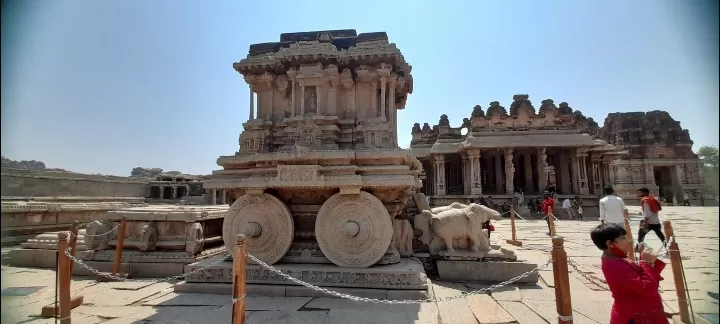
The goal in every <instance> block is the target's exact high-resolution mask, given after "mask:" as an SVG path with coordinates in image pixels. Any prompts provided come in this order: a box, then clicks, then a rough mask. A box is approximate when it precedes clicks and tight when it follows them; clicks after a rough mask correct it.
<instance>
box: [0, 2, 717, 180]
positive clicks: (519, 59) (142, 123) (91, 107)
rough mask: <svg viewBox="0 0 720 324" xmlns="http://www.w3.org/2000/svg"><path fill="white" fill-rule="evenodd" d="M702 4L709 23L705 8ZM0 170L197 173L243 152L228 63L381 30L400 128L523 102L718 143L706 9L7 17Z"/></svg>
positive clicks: (329, 8)
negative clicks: (650, 115) (521, 96)
mask: <svg viewBox="0 0 720 324" xmlns="http://www.w3.org/2000/svg"><path fill="white" fill-rule="evenodd" d="M713 2H714V3H715V5H714V7H712V6H708V5H706V4H708V3H713ZM3 7H4V8H3V10H2V69H1V71H2V81H3V82H2V119H1V120H2V154H3V155H4V156H6V157H8V158H11V159H14V160H21V159H27V160H30V159H35V160H41V161H44V162H45V163H46V164H47V166H48V167H58V168H65V169H69V170H73V171H78V172H86V173H104V174H116V175H129V173H130V170H131V169H132V168H133V167H136V166H144V167H160V168H163V169H165V170H179V171H183V172H187V173H194V174H207V173H210V171H211V170H213V169H218V168H219V167H218V166H217V165H216V164H215V160H216V159H217V157H218V156H220V155H232V154H234V152H235V151H237V149H238V134H239V133H240V132H241V130H242V126H241V125H242V123H243V122H245V121H246V119H247V116H248V101H249V100H248V87H247V85H246V84H245V82H244V80H243V78H242V76H241V75H240V74H238V73H237V72H235V71H234V70H233V69H232V63H233V62H236V61H239V60H240V59H242V58H243V57H245V55H246V54H247V50H248V45H250V44H253V43H260V42H272V41H278V40H279V36H280V33H283V32H299V31H311V30H323V29H343V28H352V29H356V30H357V31H358V32H359V33H360V32H375V31H385V32H387V33H388V35H389V37H390V41H391V42H394V43H396V44H397V45H398V47H399V48H400V49H401V50H402V51H403V53H404V55H405V58H406V60H407V61H408V62H409V63H410V64H412V65H413V76H414V80H415V87H414V93H413V94H412V95H411V96H410V98H409V100H408V103H407V109H406V110H404V111H401V112H400V113H399V116H398V122H399V126H398V127H399V131H400V134H399V140H400V145H401V146H406V145H407V144H408V143H409V141H410V129H411V127H412V124H413V123H415V122H420V123H423V122H429V123H431V124H435V123H437V121H438V118H439V115H440V114H442V113H446V114H447V115H448V116H449V117H450V122H451V124H452V125H453V126H458V125H460V123H461V121H462V118H464V117H469V115H470V112H471V111H472V107H473V106H474V105H476V104H479V105H481V106H482V107H483V108H487V106H488V103H489V102H491V101H496V100H497V101H500V103H501V104H502V105H504V106H505V107H509V106H510V103H511V101H512V95H513V94H517V93H527V94H529V95H530V100H531V101H533V103H534V105H535V107H536V108H539V106H540V101H542V100H543V99H546V98H552V99H553V100H555V102H556V103H559V102H562V101H567V102H568V103H569V104H570V106H571V107H573V108H574V109H579V110H581V111H582V112H583V113H585V115H587V116H590V117H593V118H595V119H596V120H597V121H598V122H599V123H600V124H602V122H603V120H604V118H605V116H606V115H607V113H609V112H618V111H640V110H642V111H648V110H654V109H660V110H667V111H669V112H670V114H671V115H672V116H673V117H674V118H675V119H677V120H679V121H681V122H682V126H683V127H685V128H689V129H690V134H691V136H692V139H693V140H694V141H695V149H697V148H698V147H699V146H701V145H717V144H718V104H719V103H718V61H717V58H718V25H717V24H718V22H717V1H712V0H692V1H690V0H687V1H673V0H643V1H600V0H597V1H578V0H567V1H536V0H528V1H489V0H475V1H449V2H440V1H417V0H416V1H410V0H406V1H397V0H396V1H387V0H385V1H361V2H357V1H305V2H297V1H237V0H234V1H231V0H216V1H185V0H174V1H172V0H153V1H146V0H131V1H127V0H126V1H118V0H116V1H109V0H107V1H91V0H63V1H60V0H53V1H41V0H34V1H25V0H16V1H3Z"/></svg>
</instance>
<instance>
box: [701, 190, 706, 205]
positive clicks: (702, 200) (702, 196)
mask: <svg viewBox="0 0 720 324" xmlns="http://www.w3.org/2000/svg"><path fill="white" fill-rule="evenodd" d="M700 206H703V207H705V195H704V194H703V193H702V192H701V193H700Z"/></svg>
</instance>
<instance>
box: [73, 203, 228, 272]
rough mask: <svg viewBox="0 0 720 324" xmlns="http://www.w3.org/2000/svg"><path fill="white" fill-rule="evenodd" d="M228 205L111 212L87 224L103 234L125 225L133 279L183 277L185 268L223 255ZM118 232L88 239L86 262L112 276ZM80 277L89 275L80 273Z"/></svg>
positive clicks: (125, 244)
mask: <svg viewBox="0 0 720 324" xmlns="http://www.w3.org/2000/svg"><path fill="white" fill-rule="evenodd" d="M227 210H228V206H181V205H151V206H147V207H135V208H125V209H121V210H115V211H111V212H108V215H107V219H106V220H103V221H97V222H94V223H92V224H90V225H88V229H87V231H88V233H97V234H102V233H106V232H108V231H110V230H111V229H113V228H114V227H115V226H117V224H119V222H120V220H122V219H123V218H124V219H125V220H126V230H125V240H124V242H123V253H122V262H123V263H127V264H128V267H129V268H128V269H129V271H130V272H131V275H132V276H134V277H147V278H161V277H170V276H176V275H180V274H182V273H183V269H184V267H185V265H187V264H191V263H194V262H198V261H200V260H204V259H207V258H210V257H213V256H216V255H218V254H221V253H223V252H225V247H224V246H223V241H222V222H223V218H224V217H225V213H226V212H227ZM97 234H96V235H97ZM117 235H118V230H117V229H115V230H112V231H111V232H110V233H109V234H107V235H101V236H94V237H92V239H90V238H91V237H88V239H86V240H85V242H84V243H85V246H87V249H88V250H89V251H90V252H88V253H87V254H86V255H85V256H84V257H83V260H84V261H85V263H87V265H89V266H91V267H93V268H95V269H98V270H100V271H109V270H110V268H111V265H112V264H113V262H114V260H115V248H116V246H117V244H118V239H117ZM78 274H80V275H84V274H86V273H84V272H80V273H78Z"/></svg>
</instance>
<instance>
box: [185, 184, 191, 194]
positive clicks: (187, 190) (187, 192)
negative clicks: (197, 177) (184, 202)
mask: <svg viewBox="0 0 720 324" xmlns="http://www.w3.org/2000/svg"><path fill="white" fill-rule="evenodd" d="M185 196H190V186H189V185H187V186H185Z"/></svg>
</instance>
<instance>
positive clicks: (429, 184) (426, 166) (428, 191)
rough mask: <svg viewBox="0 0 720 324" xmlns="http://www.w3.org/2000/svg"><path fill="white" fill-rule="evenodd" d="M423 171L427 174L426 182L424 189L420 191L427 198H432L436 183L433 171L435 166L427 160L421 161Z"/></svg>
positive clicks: (424, 182)
mask: <svg viewBox="0 0 720 324" xmlns="http://www.w3.org/2000/svg"><path fill="white" fill-rule="evenodd" d="M420 162H421V163H422V167H423V171H424V173H425V180H423V182H422V184H423V186H422V189H420V192H422V193H423V194H425V195H426V196H430V195H432V194H433V190H432V189H433V186H434V185H435V182H434V181H433V179H434V177H435V172H434V170H433V165H432V164H431V163H430V161H427V160H421V161H420Z"/></svg>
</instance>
